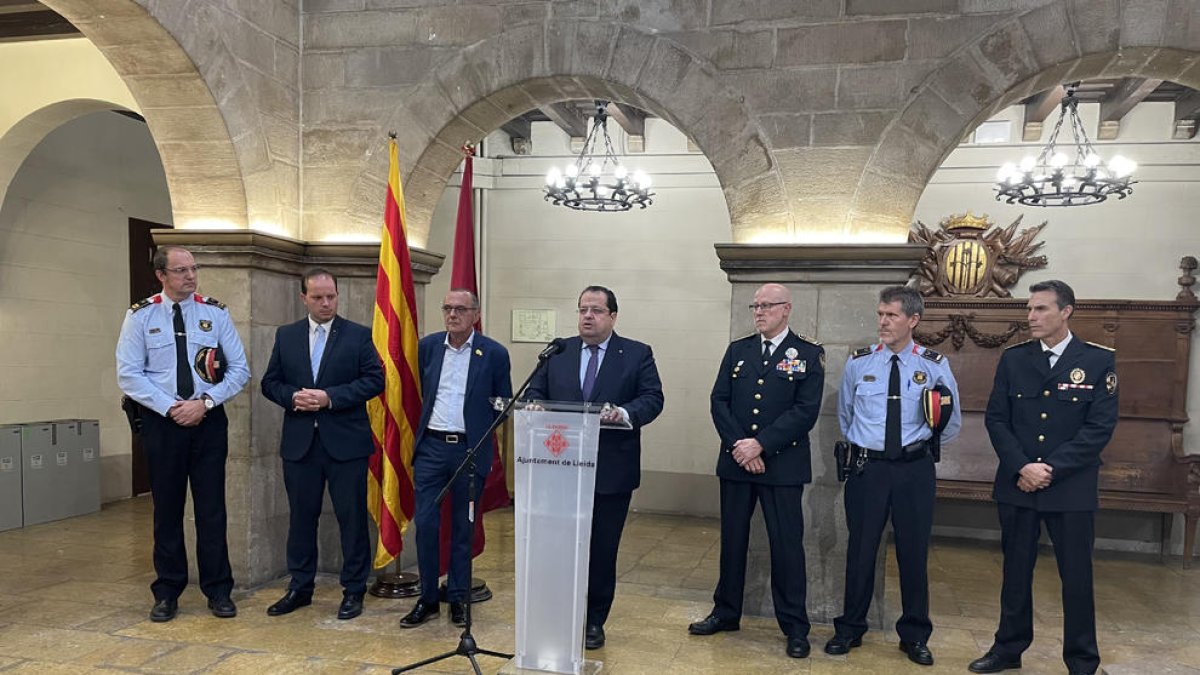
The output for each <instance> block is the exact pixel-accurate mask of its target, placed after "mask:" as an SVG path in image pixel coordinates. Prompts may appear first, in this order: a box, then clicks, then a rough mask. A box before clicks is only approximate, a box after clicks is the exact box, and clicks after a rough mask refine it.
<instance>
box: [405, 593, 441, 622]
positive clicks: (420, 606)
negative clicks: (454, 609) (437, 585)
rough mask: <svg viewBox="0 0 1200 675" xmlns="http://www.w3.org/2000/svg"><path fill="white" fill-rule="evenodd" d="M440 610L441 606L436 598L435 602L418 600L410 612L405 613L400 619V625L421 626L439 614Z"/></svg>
mask: <svg viewBox="0 0 1200 675" xmlns="http://www.w3.org/2000/svg"><path fill="white" fill-rule="evenodd" d="M439 611H440V608H439V607H438V603H437V601H436V600H434V601H433V602H426V601H425V600H418V601H417V604H415V605H413V608H412V611H411V612H409V613H408V614H405V615H404V618H403V619H400V627H401V628H416V627H417V626H420V625H421V624H423V623H425V622H426V621H428V620H430V619H432V618H433V617H435V616H437V615H438V612H439Z"/></svg>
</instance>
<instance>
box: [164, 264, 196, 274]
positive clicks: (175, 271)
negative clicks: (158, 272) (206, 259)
mask: <svg viewBox="0 0 1200 675" xmlns="http://www.w3.org/2000/svg"><path fill="white" fill-rule="evenodd" d="M163 271H164V272H170V273H171V274H187V273H188V272H191V273H192V274H195V273H196V272H199V271H200V266H199V265H192V266H191V267H164V268H163Z"/></svg>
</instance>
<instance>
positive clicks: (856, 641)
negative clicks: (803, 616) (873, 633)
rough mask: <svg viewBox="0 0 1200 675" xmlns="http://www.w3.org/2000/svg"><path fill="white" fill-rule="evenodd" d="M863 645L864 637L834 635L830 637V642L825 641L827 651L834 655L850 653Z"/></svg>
mask: <svg viewBox="0 0 1200 675" xmlns="http://www.w3.org/2000/svg"><path fill="white" fill-rule="evenodd" d="M861 646H862V637H856V638H849V637H845V636H842V635H834V636H833V637H831V638H829V642H826V643H825V653H826V654H832V655H833V656H841V655H842V654H849V653H850V650H851V649H854V648H855V647H861Z"/></svg>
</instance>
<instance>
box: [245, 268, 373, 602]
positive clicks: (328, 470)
mask: <svg viewBox="0 0 1200 675" xmlns="http://www.w3.org/2000/svg"><path fill="white" fill-rule="evenodd" d="M300 300H301V301H302V302H304V306H305V307H306V308H307V309H308V316H307V317H305V318H303V319H301V320H300V321H297V322H296V323H293V324H288V325H286V326H280V327H279V329H278V330H277V331H276V332H275V346H274V347H273V348H272V349H271V361H270V363H269V364H268V365H267V372H266V373H265V374H264V375H263V378H262V393H263V396H266V397H267V398H268V399H270V400H271V401H273V402H275V403H276V404H278V405H280V406H281V407H283V410H284V413H283V433H282V435H281V437H280V441H279V454H280V455H281V456H282V457H283V483H284V487H286V489H287V495H288V507H289V508H290V510H291V517H290V519H289V522H288V543H287V565H288V572H289V573H290V574H291V575H292V579H291V582H290V583H288V590H287V593H286V594H285V595H284V596H283V597H282V598H280V600H279V601H278V602H276V603H275V604H273V605H271V606H270V607H268V608H267V614H269V615H271V616H279V615H282V614H288V613H290V612H293V611H295V610H296V609H297V608H299V607H304V606H306V605H309V604H312V594H313V583H314V580H315V578H316V573H317V525H318V523H319V521H320V519H321V507H322V504H323V502H324V498H325V485H326V483H328V484H329V497H330V501H332V502H333V511H334V514H335V515H336V516H337V521H338V528H339V529H340V530H341V539H342V574H341V582H342V592H343V595H342V603H341V605H340V606H339V607H338V614H337V617H338V618H339V619H353V618H354V617H356V616H358V615H359V614H362V606H363V605H362V603H363V593H365V592H366V590H367V575H368V574H369V573H370V571H371V559H370V556H371V543H370V539H369V535H368V530H367V459H368V458H369V457H370V456H371V453H372V452H373V451H374V443H373V441H372V439H371V426H370V423H369V422H368V420H367V405H366V404H367V401H368V400H370V399H372V398H374V397H375V396H378V395H379V393H380V392H381V391H383V385H384V380H383V367H382V366H381V365H380V363H379V356H378V354H377V353H376V351H375V345H374V344H373V343H372V341H371V330H370V329H369V328H367V327H366V326H362V325H359V324H357V323H354V322H353V321H347V320H346V319H343V318H342V317H340V316H338V315H337V300H338V291H337V278H336V277H335V276H334V275H333V273H331V272H329V271H328V270H324V269H320V268H314V269H310V270H308V271H306V272H305V273H304V275H303V276H302V277H301V279H300Z"/></svg>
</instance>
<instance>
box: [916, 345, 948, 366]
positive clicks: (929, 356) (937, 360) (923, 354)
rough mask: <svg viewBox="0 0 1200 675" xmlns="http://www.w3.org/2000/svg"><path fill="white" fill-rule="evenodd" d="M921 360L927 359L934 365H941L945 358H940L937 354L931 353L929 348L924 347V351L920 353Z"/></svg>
mask: <svg viewBox="0 0 1200 675" xmlns="http://www.w3.org/2000/svg"><path fill="white" fill-rule="evenodd" d="M921 358H924V359H929V360H930V361H933V362H934V363H941V362H942V361H945V360H946V357H944V356H942V355H941V354H940V353H938V352H935V351H933V350H932V349H930V348H929V347H926V348H925V351H923V352H921Z"/></svg>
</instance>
